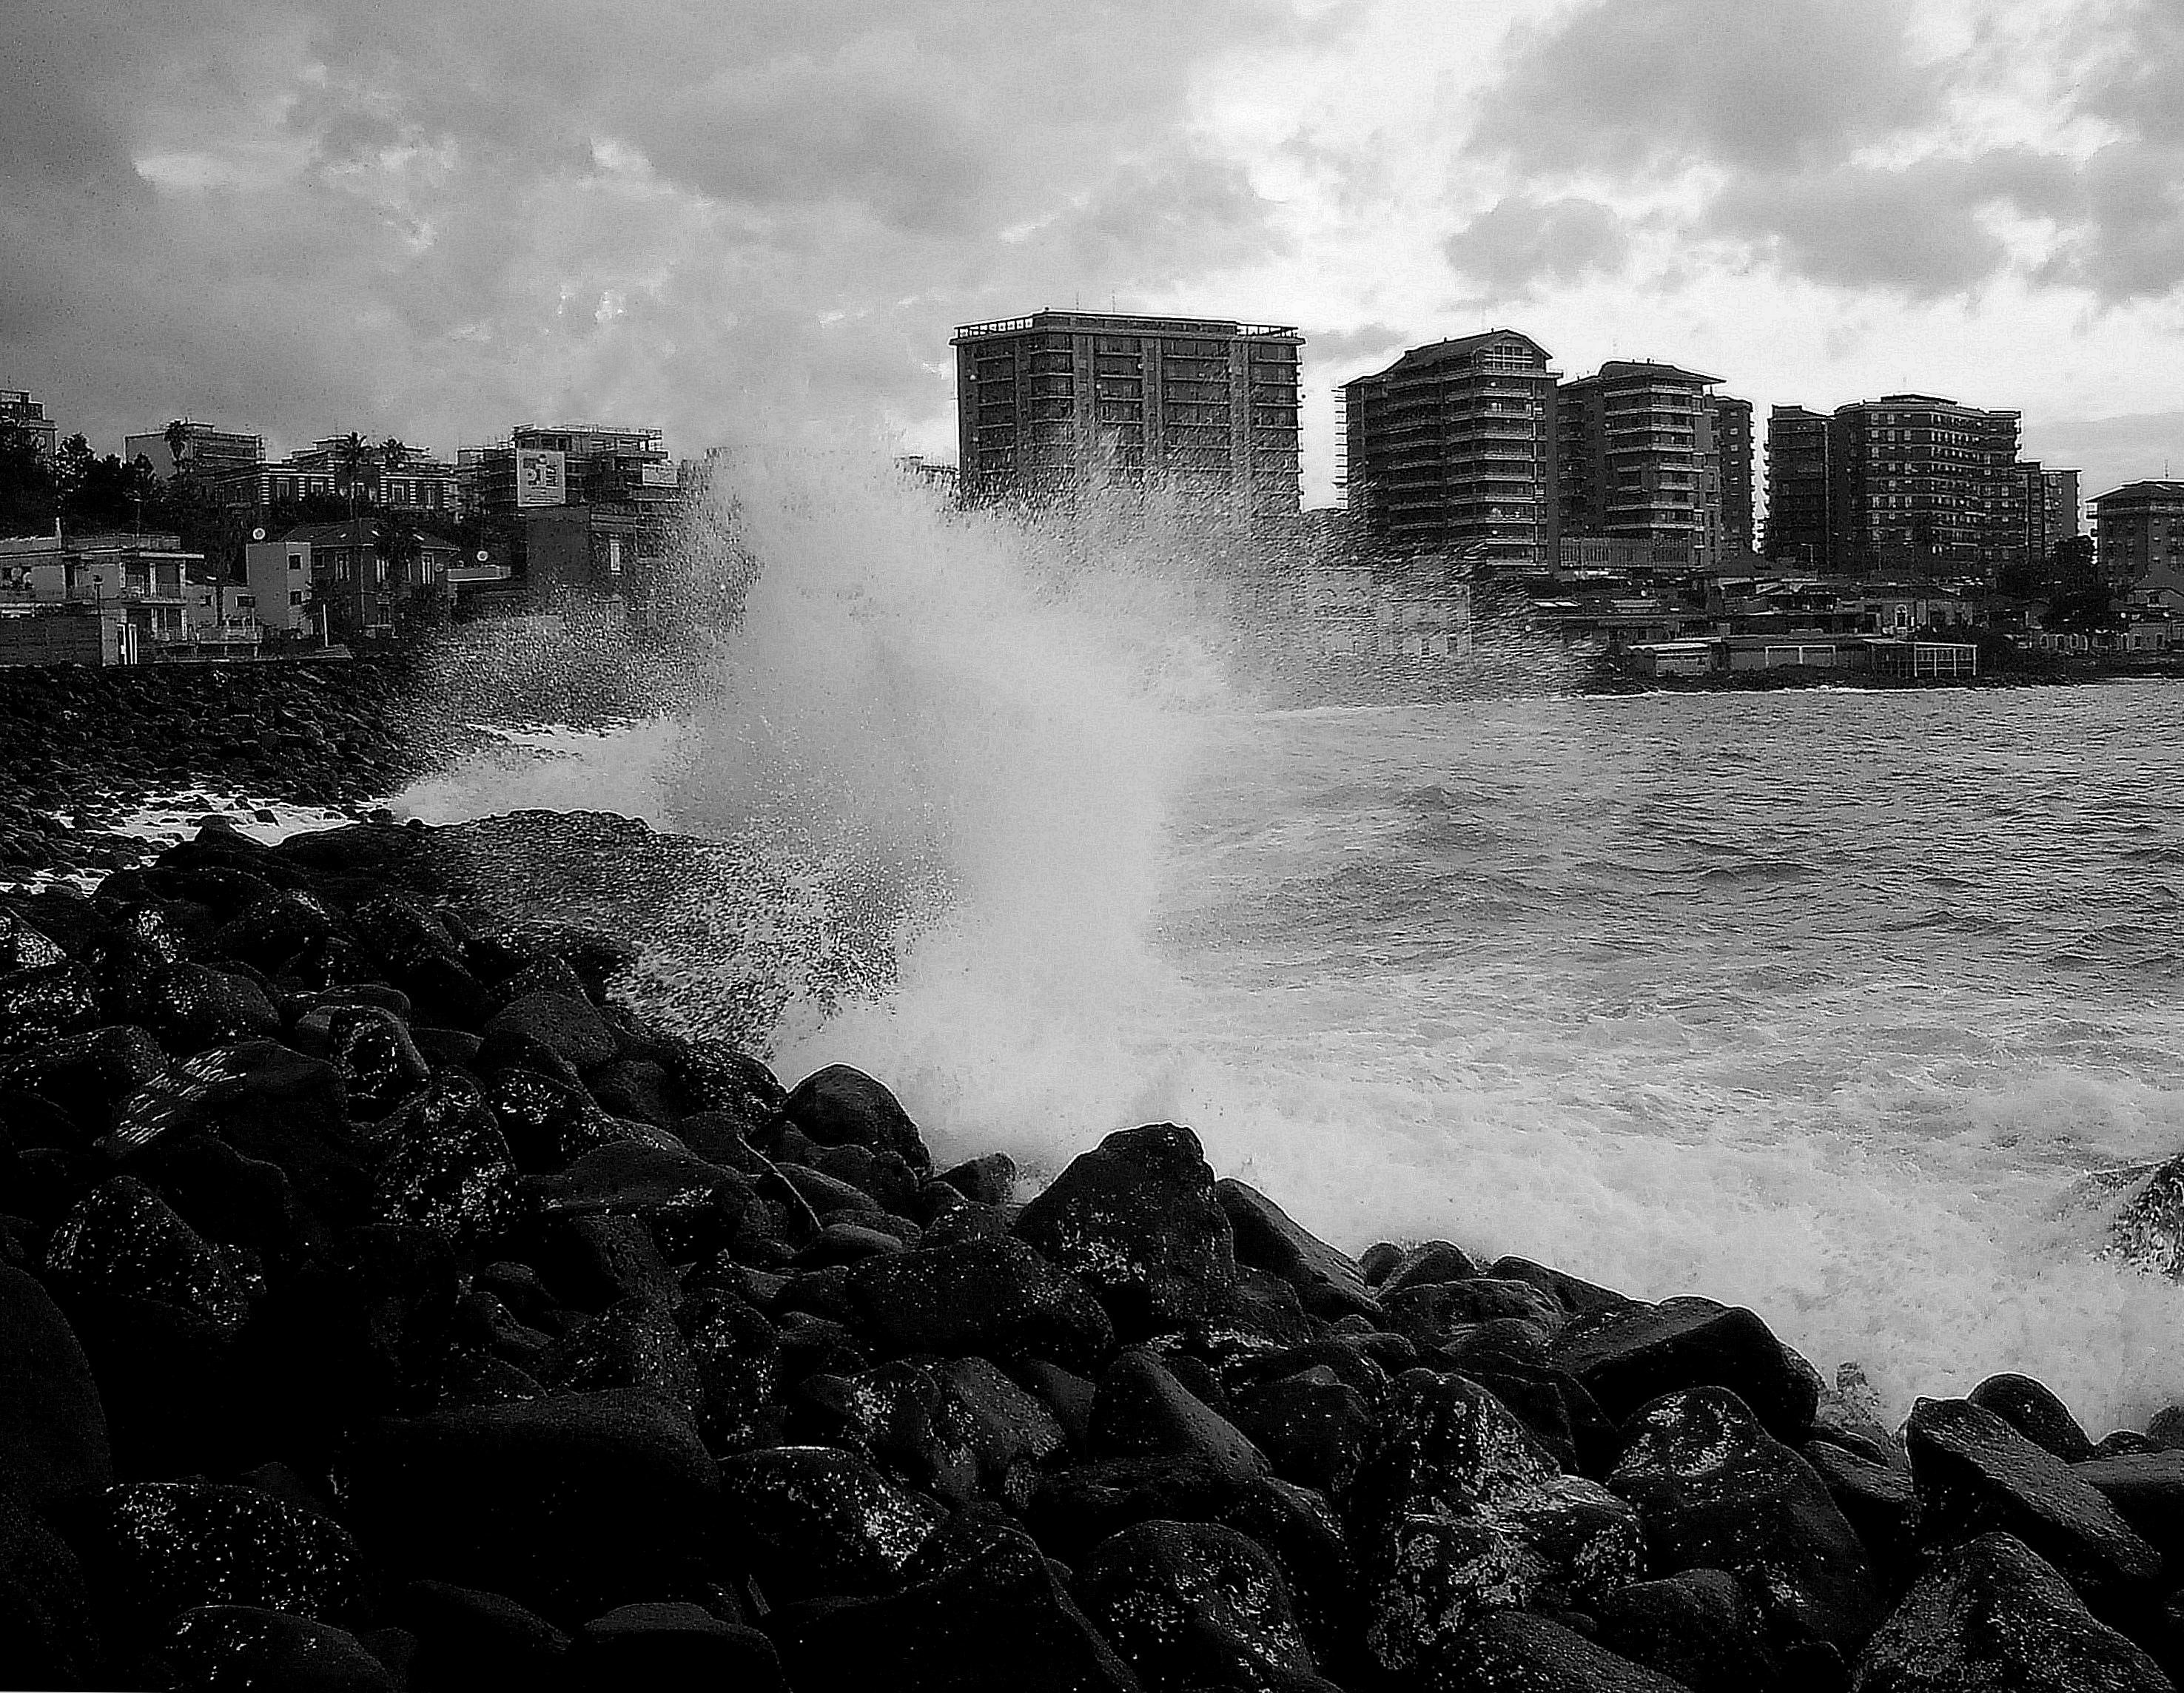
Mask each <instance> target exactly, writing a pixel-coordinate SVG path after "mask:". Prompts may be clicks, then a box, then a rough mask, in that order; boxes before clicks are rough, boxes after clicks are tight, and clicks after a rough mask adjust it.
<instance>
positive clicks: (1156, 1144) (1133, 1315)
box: [1015, 1122, 1236, 1339]
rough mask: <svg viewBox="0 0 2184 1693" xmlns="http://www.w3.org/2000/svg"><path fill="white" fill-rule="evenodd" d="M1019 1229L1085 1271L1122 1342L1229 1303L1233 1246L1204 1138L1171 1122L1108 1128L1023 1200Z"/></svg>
mask: <svg viewBox="0 0 2184 1693" xmlns="http://www.w3.org/2000/svg"><path fill="white" fill-rule="evenodd" d="M1015 1228H1016V1234H1017V1237H1018V1238H1019V1239H1022V1240H1025V1241H1028V1243H1029V1244H1030V1245H1032V1246H1034V1248H1036V1249H1037V1250H1039V1253H1040V1254H1042V1255H1043V1256H1045V1257H1046V1258H1048V1259H1050V1260H1051V1261H1053V1262H1054V1263H1056V1264H1057V1265H1059V1266H1060V1267H1061V1268H1063V1269H1065V1270H1067V1271H1068V1272H1069V1273H1071V1274H1073V1275H1075V1276H1078V1277H1080V1278H1083V1280H1084V1284H1085V1285H1086V1286H1088V1287H1089V1288H1090V1289H1092V1290H1093V1292H1095V1294H1097V1295H1099V1297H1100V1303H1101V1304H1102V1305H1104V1306H1106V1308H1107V1314H1108V1315H1109V1316H1110V1317H1112V1318H1113V1319H1114V1322H1115V1328H1116V1331H1117V1334H1121V1335H1122V1336H1123V1338H1125V1339H1142V1338H1143V1337H1145V1336H1146V1335H1148V1334H1162V1333H1167V1332H1173V1331H1174V1330H1178V1329H1180V1328H1185V1327H1187V1326H1188V1325H1190V1323H1195V1322H1197V1321H1199V1320H1201V1319H1202V1318H1205V1317H1211V1316H1213V1315H1214V1314H1216V1313H1217V1312H1220V1311H1222V1310H1223V1308H1225V1307H1226V1306H1228V1304H1229V1301H1230V1300H1231V1298H1232V1296H1233V1295H1234V1291H1235V1287H1236V1248H1235V1241H1234V1235H1233V1234H1232V1232H1231V1230H1230V1228H1229V1218H1228V1215H1227V1213H1225V1212H1224V1211H1223V1210H1222V1208H1221V1205H1220V1201H1219V1200H1217V1199H1216V1197H1215V1196H1214V1192H1213V1172H1212V1170H1211V1169H1209V1168H1208V1167H1206V1155H1205V1153H1204V1151H1203V1150H1201V1147H1200V1146H1199V1144H1198V1137H1197V1136H1196V1135H1195V1134H1194V1133H1191V1131H1190V1130H1189V1129H1187V1128H1179V1127H1178V1126H1177V1125H1176V1124H1174V1123H1169V1122H1156V1123H1148V1124H1147V1125H1145V1127H1144V1128H1127V1129H1122V1130H1119V1131H1117V1133H1113V1134H1111V1135H1109V1136H1108V1137H1107V1138H1106V1139H1105V1140H1103V1141H1101V1142H1100V1144H1099V1145H1098V1146H1096V1147H1095V1148H1094V1149H1093V1150H1091V1151H1089V1152H1085V1153H1081V1154H1079V1155H1078V1156H1077V1157H1076V1158H1074V1159H1073V1160H1072V1161H1070V1164H1069V1167H1068V1168H1067V1169H1066V1170H1064V1171H1063V1172H1061V1174H1060V1175H1059V1176H1057V1177H1056V1178H1054V1181H1053V1183H1052V1184H1051V1185H1050V1186H1049V1187H1048V1188H1047V1189H1046V1190H1045V1192H1044V1193H1042V1194H1040V1195H1039V1196H1038V1197H1037V1198H1036V1199H1034V1200H1032V1201H1031V1202H1030V1203H1029V1204H1028V1205H1027V1206H1024V1208H1023V1211H1022V1214H1021V1215H1019V1216H1018V1217H1017V1221H1016V1225H1015Z"/></svg>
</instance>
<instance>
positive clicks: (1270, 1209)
mask: <svg viewBox="0 0 2184 1693" xmlns="http://www.w3.org/2000/svg"><path fill="white" fill-rule="evenodd" d="M1213 1195H1214V1197H1215V1198H1216V1199H1217V1200H1219V1201H1220V1203H1221V1209H1222V1211H1223V1214H1225V1215H1226V1216H1227V1217H1228V1219H1229V1232H1230V1234H1231V1235H1232V1236H1233V1237H1234V1241H1235V1248H1236V1261H1237V1262H1238V1263H1240V1264H1248V1265H1250V1266H1251V1267H1252V1268H1254V1269H1258V1270H1265V1271H1267V1272H1268V1273H1270V1274H1273V1275H1277V1276H1279V1277H1280V1278H1282V1279H1283V1280H1284V1281H1285V1282H1287V1283H1289V1284H1290V1286H1291V1287H1293V1288H1295V1289H1296V1290H1297V1297H1298V1299H1299V1300H1301V1301H1302V1302H1303V1305H1304V1308H1305V1309H1306V1310H1307V1311H1308V1312H1311V1313H1312V1315H1313V1316H1315V1317H1324V1318H1326V1319H1327V1320H1328V1321H1329V1322H1333V1321H1334V1319H1335V1318H1337V1317H1344V1316H1347V1315H1348V1314H1350V1313H1351V1312H1357V1313H1358V1314H1360V1315H1362V1316H1364V1317H1370V1318H1374V1319H1377V1318H1378V1317H1379V1313H1380V1306H1379V1300H1377V1299H1375V1298H1374V1297H1373V1289H1370V1288H1368V1287H1367V1286H1366V1285H1365V1278H1364V1277H1363V1276H1362V1274H1360V1273H1359V1272H1358V1268H1357V1261H1355V1260H1354V1259H1351V1258H1350V1257H1348V1256H1346V1255H1344V1254H1343V1253H1340V1252H1338V1251H1336V1250H1334V1248H1333V1247H1332V1246H1329V1245H1328V1244H1327V1243H1326V1242H1325V1241H1323V1240H1320V1239H1316V1238H1315V1237H1314V1236H1312V1235H1311V1234H1307V1233H1306V1232H1305V1230H1303V1229H1301V1228H1299V1227H1297V1225H1296V1224H1295V1222H1292V1221H1290V1216H1289V1213H1288V1212H1286V1211H1284V1210H1283V1209H1282V1208H1281V1207H1280V1206H1278V1205H1276V1204H1275V1203H1274V1202H1273V1200H1270V1199H1268V1197H1267V1196H1266V1195H1264V1194H1262V1193H1261V1192H1259V1191H1258V1189H1256V1188H1250V1187H1246V1186H1245V1184H1244V1183H1241V1182H1240V1181H1237V1180H1236V1179H1235V1178H1233V1177H1229V1178H1223V1179H1222V1180H1221V1181H1218V1182H1216V1183H1214V1184H1213Z"/></svg>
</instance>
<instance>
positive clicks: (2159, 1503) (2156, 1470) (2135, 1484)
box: [2070, 1449, 2184, 1577]
mask: <svg viewBox="0 0 2184 1693" xmlns="http://www.w3.org/2000/svg"><path fill="white" fill-rule="evenodd" d="M2070 1473H2071V1474H2072V1475H2073V1476H2075V1477H2076V1478H2077V1479H2079V1480H2080V1481H2082V1482H2085V1483H2087V1484H2090V1485H2091V1486H2092V1487H2093V1488H2095V1489H2097V1490H2098V1491H2099V1493H2100V1495H2101V1497H2102V1498H2103V1499H2105V1500H2107V1501H2108V1502H2109V1504H2111V1505H2113V1506H2115V1508H2116V1511H2117V1513H2118V1514H2119V1515H2120V1516H2121V1517H2122V1518H2123V1519H2124V1521H2126V1523H2130V1524H2131V1527H2132V1528H2134V1529H2137V1531H2138V1532H2139V1533H2140V1534H2142V1535H2143V1536H2145V1538H2146V1540H2147V1541H2148V1544H2149V1545H2152V1546H2153V1549H2154V1550H2155V1551H2158V1552H2159V1553H2160V1554H2161V1556H2162V1557H2163V1559H2164V1560H2165V1562H2166V1564H2167V1566H2168V1569H2169V1573H2170V1576H2171V1577H2175V1576H2176V1575H2178V1574H2180V1573H2184V1451H2176V1450H2174V1449H2170V1450H2166V1451H2158V1452H2130V1453H2120V1454H2118V1455H2117V1456H2114V1457H2106V1458H2089V1459H2087V1461H2086V1462H2083V1463H2081V1464H2073V1465H2072V1466H2071V1467H2070Z"/></svg>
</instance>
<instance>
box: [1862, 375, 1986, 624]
mask: <svg viewBox="0 0 2184 1693" xmlns="http://www.w3.org/2000/svg"><path fill="white" fill-rule="evenodd" d="M2019 419H2020V414H2018V413H2017V412H2014V411H1982V410H1981V409H1979V408H1977V407H1975V406H1968V405H1960V404H1958V403H1957V402H1956V401H1954V400H1952V399H1947V398H1942V397H1941V396H1939V395H1936V394H1911V393H1905V394H1884V395H1882V396H1881V398H1879V399H1877V400H1859V401H1855V402H1853V404H1849V405H1846V406H1839V407H1837V408H1836V413H1835V415H1834V416H1833V417H1832V418H1830V420H1829V437H1830V456H1831V459H1832V463H1831V465H1830V471H1831V476H1830V504H1831V505H1832V507H1833V513H1832V521H1833V527H1834V538H1835V544H1836V552H1835V559H1834V564H1833V568H1834V569H1835V570H1836V571H1839V572H1841V573H1843V574H1847V575H1854V576H1856V575H1871V574H1875V573H1876V572H1878V573H1880V574H1883V575H1888V576H1901V575H1903V574H1905V573H1907V572H1909V573H1914V574H1925V575H1939V576H1962V577H1978V578H1980V579H1981V580H1984V581H1986V582H1993V581H1994V580H1995V578H1996V577H1997V576H1998V575H1999V574H2000V573H2001V572H2002V571H2004V570H2007V569H2009V568H2010V567H2011V566H2012V565H2016V564H2020V563H2021V562H2022V561H2023V560H2024V556H2025V554H2024V547H2025V538H2024V537H2025V526H2024V521H2023V518H2022V515H2021V510H2020V508H2021V505H2022V499H2021V494H2022V483H2021V482H2020V479H2019V478H2018V476H2017V475H2016V469H2015V467H2016V465H2017V463H2018V458H2017V436H2018V423H2019Z"/></svg>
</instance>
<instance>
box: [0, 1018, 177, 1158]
mask: <svg viewBox="0 0 2184 1693" xmlns="http://www.w3.org/2000/svg"><path fill="white" fill-rule="evenodd" d="M166 1068H167V1055H166V1054H165V1053H164V1052H162V1051H161V1050H159V1043H158V1042H157V1041H155V1040H154V1039H153V1038H152V1037H151V1035H150V1034H149V1033H147V1032H146V1031H145V1030H143V1029H141V1028H136V1027H130V1026H129V1025H126V1024H123V1025H120V1026H117V1027H109V1028H97V1029H92V1030H89V1031H87V1032H86V1033H82V1034H75V1035H68V1036H64V1037H63V1038H62V1039H59V1040H56V1041H52V1042H49V1043H47V1044H45V1045H42V1046H34V1047H31V1048H28V1049H25V1050H20V1051H19V1052H17V1053H16V1054H15V1055H14V1056H13V1057H10V1058H0V1094H10V1093H20V1094H37V1095H38V1096H39V1097H40V1098H42V1099H46V1100H51V1101H53V1104H55V1105H58V1106H59V1107H60V1108H61V1110H62V1111H64V1112H66V1113H67V1114H68V1117H69V1119H70V1122H72V1123H73V1124H74V1125H75V1128H76V1130H77V1132H78V1133H79V1134H80V1135H81V1138H82V1139H83V1140H84V1141H85V1142H86V1143H87V1142H89V1141H91V1140H93V1139H97V1137H98V1136H100V1135H102V1134H104V1133H107V1132H108V1131H109V1130H110V1129H111V1128H113V1127H114V1110H115V1108H116V1107H117V1106H118V1105H120V1103H121V1102H122V1101H123V1100H125V1099H127V1098H128V1097H129V1096H130V1095H131V1094H133V1093H135V1092H136V1090H137V1089H139V1088H141V1087H142V1086H143V1085H144V1084H145V1083H148V1082H149V1081H151V1080H152V1079H153V1078H155V1077H157V1076H159V1075H160V1074H162V1073H163V1072H164V1071H165V1070H166Z"/></svg>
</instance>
